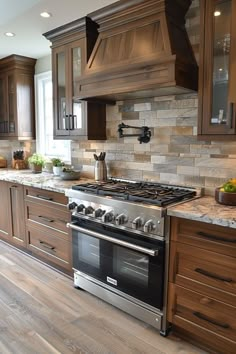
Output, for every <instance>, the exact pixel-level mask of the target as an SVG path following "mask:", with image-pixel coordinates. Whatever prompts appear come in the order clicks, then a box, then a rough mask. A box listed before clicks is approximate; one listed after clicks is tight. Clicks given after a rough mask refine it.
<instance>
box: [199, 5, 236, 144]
mask: <svg viewBox="0 0 236 354" xmlns="http://www.w3.org/2000/svg"><path fill="white" fill-rule="evenodd" d="M200 5H201V21H202V23H201V31H202V32H201V43H200V44H201V45H200V57H201V59H200V85H199V87H200V102H199V103H200V104H199V134H200V135H205V134H206V135H216V136H217V135H219V136H221V139H222V136H224V135H225V136H228V135H235V133H236V126H235V124H236V122H235V119H236V94H235V79H234V76H235V70H236V69H235V68H234V66H235V64H234V63H235V58H236V49H235V48H234V46H232V43H233V41H234V40H235V36H236V25H235V24H234V22H235V19H234V17H235V11H236V1H235V0H225V1H222V0H217V1H214V0H202V1H201V2H200ZM232 138H233V137H232Z"/></svg>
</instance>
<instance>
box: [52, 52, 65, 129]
mask: <svg viewBox="0 0 236 354" xmlns="http://www.w3.org/2000/svg"><path fill="white" fill-rule="evenodd" d="M66 75H67V72H66V47H65V46H61V47H59V48H55V49H54V50H53V76H54V83H55V84H54V86H53V89H54V97H55V100H54V135H57V136H60V135H61V136H64V135H69V119H68V115H69V111H68V107H67V105H68V97H67V96H68V94H67V87H66Z"/></svg>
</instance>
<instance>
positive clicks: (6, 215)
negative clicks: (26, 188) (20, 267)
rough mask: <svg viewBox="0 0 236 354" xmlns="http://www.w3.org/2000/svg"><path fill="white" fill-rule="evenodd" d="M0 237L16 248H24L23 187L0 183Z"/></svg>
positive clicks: (15, 184)
mask: <svg viewBox="0 0 236 354" xmlns="http://www.w3.org/2000/svg"><path fill="white" fill-rule="evenodd" d="M0 193H1V205H2V208H1V213H0V237H1V238H2V239H3V240H5V241H7V242H10V243H12V244H14V245H16V246H20V247H23V248H24V247H26V240H25V222H24V219H25V217H24V192H23V186H22V185H20V184H17V183H9V182H5V181H0Z"/></svg>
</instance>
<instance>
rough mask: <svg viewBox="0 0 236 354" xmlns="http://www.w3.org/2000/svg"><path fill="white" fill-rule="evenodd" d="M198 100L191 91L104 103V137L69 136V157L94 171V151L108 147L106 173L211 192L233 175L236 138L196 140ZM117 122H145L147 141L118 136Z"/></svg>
mask: <svg viewBox="0 0 236 354" xmlns="http://www.w3.org/2000/svg"><path fill="white" fill-rule="evenodd" d="M197 104H198V99H197V94H195V93H193V94H187V95H178V96H169V97H166V96H165V97H163V98H162V97H158V98H150V99H146V102H143V100H142V102H139V100H134V101H124V102H117V104H116V106H108V107H107V141H105V142H99V141H98V142H91V141H89V142H81V143H76V142H73V143H72V158H73V162H72V163H73V164H74V165H82V166H83V171H84V174H85V175H87V176H89V177H93V169H94V159H93V154H94V153H99V152H100V151H106V153H107V157H106V161H107V164H108V168H109V176H115V177H123V178H131V179H139V180H148V181H161V182H170V183H176V184H187V185H195V186H201V187H205V191H206V194H213V193H214V189H215V187H216V186H218V185H220V184H221V183H223V182H224V181H225V180H226V179H228V178H230V177H235V176H236V142H213V141H212V142H209V141H207V142H205V141H200V140H198V139H197V136H196V132H197V114H198V112H197ZM127 112H128V113H129V114H128V115H127ZM132 114H134V117H135V119H132V118H130V117H132ZM137 118H138V119H137ZM121 122H124V123H126V124H129V125H133V126H142V125H147V126H149V127H150V128H151V130H152V137H151V141H150V143H147V144H138V141H137V138H136V137H129V138H122V139H119V138H118V133H117V128H118V124H120V123H121Z"/></svg>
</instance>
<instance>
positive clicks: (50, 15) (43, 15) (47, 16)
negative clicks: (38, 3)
mask: <svg viewBox="0 0 236 354" xmlns="http://www.w3.org/2000/svg"><path fill="white" fill-rule="evenodd" d="M40 16H41V17H44V18H49V17H52V14H50V12H47V11H44V12H41V14H40Z"/></svg>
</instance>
